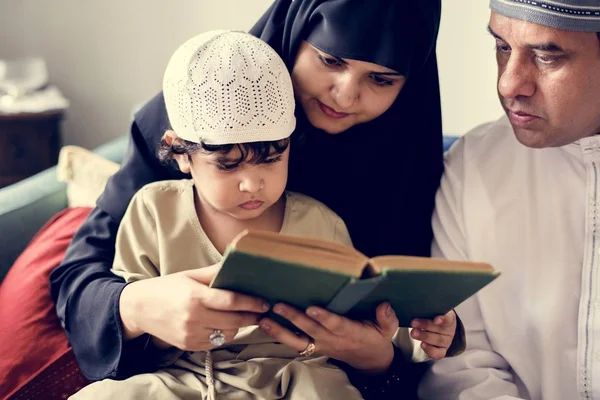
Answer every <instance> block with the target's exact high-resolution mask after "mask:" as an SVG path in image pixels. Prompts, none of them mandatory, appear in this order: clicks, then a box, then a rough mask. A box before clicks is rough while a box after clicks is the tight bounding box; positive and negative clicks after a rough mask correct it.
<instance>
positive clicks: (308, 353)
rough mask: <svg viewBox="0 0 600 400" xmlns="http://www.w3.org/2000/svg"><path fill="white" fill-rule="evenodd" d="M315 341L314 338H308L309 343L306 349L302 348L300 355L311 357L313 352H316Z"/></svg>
mask: <svg viewBox="0 0 600 400" xmlns="http://www.w3.org/2000/svg"><path fill="white" fill-rule="evenodd" d="M315 347H316V346H315V342H313V341H312V339H310V338H309V339H308V344H307V345H306V347H305V348H304V350H302V351H301V352H300V357H310V356H312V355H313V353H314V352H315Z"/></svg>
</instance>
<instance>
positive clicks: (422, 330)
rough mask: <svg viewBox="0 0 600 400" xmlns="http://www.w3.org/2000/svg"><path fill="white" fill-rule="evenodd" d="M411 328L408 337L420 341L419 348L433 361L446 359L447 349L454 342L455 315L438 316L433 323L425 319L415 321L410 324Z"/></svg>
mask: <svg viewBox="0 0 600 400" xmlns="http://www.w3.org/2000/svg"><path fill="white" fill-rule="evenodd" d="M411 327H412V328H413V330H412V332H411V333H410V335H411V336H412V338H413V339H417V340H420V341H421V342H422V343H421V348H422V349H423V351H425V353H427V355H428V356H429V357H431V358H433V359H434V360H441V359H442V358H444V357H446V353H447V352H448V349H449V348H450V346H451V345H452V341H453V340H454V334H455V333H456V313H455V312H454V311H450V312H449V313H448V314H446V315H440V316H437V317H435V318H434V319H433V321H430V320H426V319H415V320H413V321H412V322H411Z"/></svg>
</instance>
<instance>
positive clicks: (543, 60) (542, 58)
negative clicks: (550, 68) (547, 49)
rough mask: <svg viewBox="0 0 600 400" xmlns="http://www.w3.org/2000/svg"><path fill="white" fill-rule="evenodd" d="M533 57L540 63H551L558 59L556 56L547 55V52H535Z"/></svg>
mask: <svg viewBox="0 0 600 400" xmlns="http://www.w3.org/2000/svg"><path fill="white" fill-rule="evenodd" d="M535 58H536V60H538V61H539V62H540V63H542V64H552V63H554V62H556V61H557V60H558V57H556V56H549V55H547V54H537V55H536V56H535Z"/></svg>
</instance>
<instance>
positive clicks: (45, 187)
mask: <svg viewBox="0 0 600 400" xmlns="http://www.w3.org/2000/svg"><path fill="white" fill-rule="evenodd" d="M456 139H457V137H455V136H445V137H444V151H446V150H447V149H448V148H449V147H450V146H451V145H452V143H454V141H455V140H456ZM126 148H127V137H126V136H122V137H119V138H117V139H114V140H112V141H110V142H108V143H106V144H104V145H102V146H100V147H98V148H97V149H95V150H94V152H95V153H98V154H99V155H101V156H103V157H105V158H107V159H109V160H112V161H115V162H117V163H118V162H120V161H121V159H122V158H123V155H124V153H125V150H126ZM65 207H67V194H66V185H65V184H64V183H62V182H58V181H57V180H56V167H53V168H50V169H47V170H45V171H43V172H40V173H39V174H37V175H34V176H32V177H30V178H28V179H25V180H23V181H21V182H18V183H16V184H14V185H11V186H8V187H5V188H2V189H0V281H2V279H4V276H6V273H7V272H8V270H9V268H10V267H11V266H12V264H13V262H14V261H15V259H16V258H17V257H18V255H19V254H20V253H21V252H22V251H23V249H25V247H26V246H27V244H28V243H29V241H30V240H31V238H32V237H33V235H34V234H35V233H36V232H37V231H38V230H39V229H40V228H41V227H42V226H43V225H44V223H45V222H46V221H48V220H49V219H50V218H51V217H52V216H53V215H54V214H56V213H57V212H59V211H60V210H62V209H64V208H65Z"/></svg>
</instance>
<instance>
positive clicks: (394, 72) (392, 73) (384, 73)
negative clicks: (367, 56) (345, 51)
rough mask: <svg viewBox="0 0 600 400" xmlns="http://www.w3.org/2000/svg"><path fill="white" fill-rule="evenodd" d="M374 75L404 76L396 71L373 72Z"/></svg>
mask: <svg viewBox="0 0 600 400" xmlns="http://www.w3.org/2000/svg"><path fill="white" fill-rule="evenodd" d="M371 73H372V74H374V75H387V76H402V74H401V73H400V72H396V71H389V72H388V71H385V72H384V71H373V72H371Z"/></svg>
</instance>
